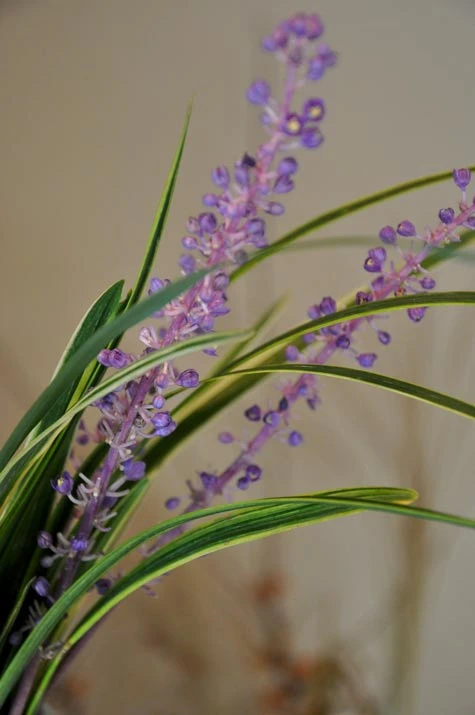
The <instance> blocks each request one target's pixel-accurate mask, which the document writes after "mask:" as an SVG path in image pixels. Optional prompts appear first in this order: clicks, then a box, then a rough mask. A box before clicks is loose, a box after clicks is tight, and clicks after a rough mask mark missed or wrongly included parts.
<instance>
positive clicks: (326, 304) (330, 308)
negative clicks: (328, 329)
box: [319, 296, 336, 315]
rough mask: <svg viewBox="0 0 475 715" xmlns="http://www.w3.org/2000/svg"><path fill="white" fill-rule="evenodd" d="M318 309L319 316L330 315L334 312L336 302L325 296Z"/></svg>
mask: <svg viewBox="0 0 475 715" xmlns="http://www.w3.org/2000/svg"><path fill="white" fill-rule="evenodd" d="M319 307H320V313H321V315H331V314H332V313H335V312H336V301H335V300H334V299H333V298H331V297H330V296H326V298H323V300H322V302H321V303H320V306H319Z"/></svg>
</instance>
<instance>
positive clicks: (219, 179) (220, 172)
mask: <svg viewBox="0 0 475 715" xmlns="http://www.w3.org/2000/svg"><path fill="white" fill-rule="evenodd" d="M211 178H212V180H213V183H214V184H215V185H216V186H218V187H219V188H220V189H227V188H228V186H229V171H228V170H227V169H226V167H225V166H218V167H216V169H213V171H212V173H211Z"/></svg>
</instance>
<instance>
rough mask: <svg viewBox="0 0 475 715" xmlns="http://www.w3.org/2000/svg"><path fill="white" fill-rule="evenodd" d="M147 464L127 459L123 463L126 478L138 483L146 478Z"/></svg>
mask: <svg viewBox="0 0 475 715" xmlns="http://www.w3.org/2000/svg"><path fill="white" fill-rule="evenodd" d="M145 467H146V464H145V462H135V461H134V460H133V459H126V460H125V462H122V471H123V472H124V477H125V478H126V479H128V480H129V481H131V482H138V480H139V479H142V477H144V476H145Z"/></svg>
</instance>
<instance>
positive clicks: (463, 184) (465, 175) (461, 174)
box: [452, 169, 472, 191]
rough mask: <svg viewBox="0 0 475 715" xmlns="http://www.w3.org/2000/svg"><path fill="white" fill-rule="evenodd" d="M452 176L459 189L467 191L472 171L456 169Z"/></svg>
mask: <svg viewBox="0 0 475 715" xmlns="http://www.w3.org/2000/svg"><path fill="white" fill-rule="evenodd" d="M452 176H453V177H454V181H455V183H456V184H457V186H458V187H459V189H462V191H465V189H466V188H467V186H468V185H469V183H470V180H471V178H472V173H471V171H470V169H454V170H453V174H452Z"/></svg>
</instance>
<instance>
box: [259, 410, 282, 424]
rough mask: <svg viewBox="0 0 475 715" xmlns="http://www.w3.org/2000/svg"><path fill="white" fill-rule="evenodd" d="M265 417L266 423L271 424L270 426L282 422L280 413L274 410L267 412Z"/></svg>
mask: <svg viewBox="0 0 475 715" xmlns="http://www.w3.org/2000/svg"><path fill="white" fill-rule="evenodd" d="M263 419H264V422H265V424H266V425H269V427H277V426H278V425H279V424H280V415H279V413H278V412H275V411H274V410H270V411H269V412H266V414H265V415H264V418H263Z"/></svg>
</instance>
